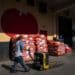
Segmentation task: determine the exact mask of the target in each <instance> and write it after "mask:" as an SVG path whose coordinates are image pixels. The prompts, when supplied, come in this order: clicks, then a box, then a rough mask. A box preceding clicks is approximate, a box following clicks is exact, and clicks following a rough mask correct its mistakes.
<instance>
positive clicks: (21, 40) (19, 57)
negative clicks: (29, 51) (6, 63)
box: [11, 36, 30, 72]
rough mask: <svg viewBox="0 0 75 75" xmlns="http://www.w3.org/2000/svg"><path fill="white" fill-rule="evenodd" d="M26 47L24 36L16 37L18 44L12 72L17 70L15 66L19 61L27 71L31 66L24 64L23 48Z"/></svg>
mask: <svg viewBox="0 0 75 75" xmlns="http://www.w3.org/2000/svg"><path fill="white" fill-rule="evenodd" d="M23 49H24V37H23V36H19V37H18V38H17V39H16V44H15V55H14V56H15V58H14V64H13V65H12V68H11V72H16V70H15V67H16V65H17V64H18V63H20V65H21V66H22V67H23V68H24V71H25V72H28V71H29V70H30V68H29V67H28V66H27V65H26V64H24V62H23V58H22V50H23Z"/></svg>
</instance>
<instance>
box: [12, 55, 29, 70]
mask: <svg viewBox="0 0 75 75" xmlns="http://www.w3.org/2000/svg"><path fill="white" fill-rule="evenodd" d="M18 63H20V65H21V66H22V67H23V68H24V70H25V71H28V70H29V69H30V68H29V67H28V66H27V65H26V64H24V62H23V58H22V56H18V57H15V59H14V64H13V65H12V70H13V71H15V67H16V65H17V64H18Z"/></svg>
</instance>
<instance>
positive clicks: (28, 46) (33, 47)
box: [16, 34, 48, 61]
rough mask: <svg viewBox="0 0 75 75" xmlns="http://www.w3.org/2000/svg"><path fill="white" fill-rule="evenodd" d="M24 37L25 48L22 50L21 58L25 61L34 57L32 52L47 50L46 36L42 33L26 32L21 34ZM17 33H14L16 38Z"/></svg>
mask: <svg viewBox="0 0 75 75" xmlns="http://www.w3.org/2000/svg"><path fill="white" fill-rule="evenodd" d="M22 36H23V37H24V42H25V48H24V50H23V58H24V60H25V61H29V60H32V59H34V53H35V52H36V51H37V52H48V48H47V38H46V36H45V35H43V34H41V35H40V34H28V35H25V34H24V35H22ZM17 37H19V35H16V38H17Z"/></svg>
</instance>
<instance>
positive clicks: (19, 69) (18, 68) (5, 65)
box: [1, 63, 64, 72]
mask: <svg viewBox="0 0 75 75" xmlns="http://www.w3.org/2000/svg"><path fill="white" fill-rule="evenodd" d="M63 65H64V63H50V65H49V69H50V70H51V69H54V68H59V67H62V66H63ZM1 66H2V67H3V68H4V69H6V70H9V71H10V70H11V66H10V65H7V64H2V65H1ZM27 66H29V67H30V68H31V69H33V70H36V71H43V70H39V69H37V68H35V67H34V64H27ZM49 69H48V70H49ZM16 71H19V72H24V70H23V68H22V67H21V66H20V65H17V70H16Z"/></svg>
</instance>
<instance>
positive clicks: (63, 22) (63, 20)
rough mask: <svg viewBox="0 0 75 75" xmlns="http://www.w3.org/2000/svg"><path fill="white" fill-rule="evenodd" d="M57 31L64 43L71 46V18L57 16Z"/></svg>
mask: <svg viewBox="0 0 75 75" xmlns="http://www.w3.org/2000/svg"><path fill="white" fill-rule="evenodd" d="M58 33H59V36H60V35H62V36H63V38H64V43H66V44H68V45H69V46H71V47H72V19H71V18H68V17H64V16H59V17H58Z"/></svg>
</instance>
